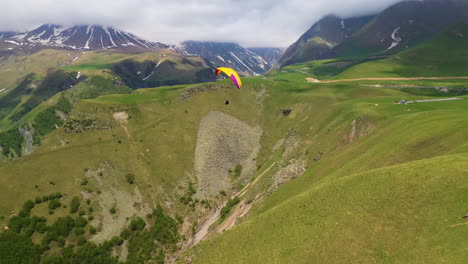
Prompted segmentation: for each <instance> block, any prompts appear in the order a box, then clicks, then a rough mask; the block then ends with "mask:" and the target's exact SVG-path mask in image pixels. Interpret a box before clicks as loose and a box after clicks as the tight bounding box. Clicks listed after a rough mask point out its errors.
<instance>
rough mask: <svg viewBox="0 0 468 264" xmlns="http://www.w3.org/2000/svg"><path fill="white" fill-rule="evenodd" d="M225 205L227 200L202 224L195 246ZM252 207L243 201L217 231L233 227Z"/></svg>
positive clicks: (243, 191) (256, 180)
mask: <svg viewBox="0 0 468 264" xmlns="http://www.w3.org/2000/svg"><path fill="white" fill-rule="evenodd" d="M275 164H276V162H274V163H273V164H271V166H270V167H268V168H267V169H266V170H265V171H264V172H262V173H261V174H260V175H258V176H257V178H255V180H254V181H252V182H250V183H248V184H247V185H246V186H245V187H244V188H243V189H242V190H241V191H239V192H238V193H235V194H234V195H232V196H231V199H234V198H236V197H239V196H242V195H244V194H245V193H246V192H247V191H248V190H249V189H250V188H251V187H252V186H254V185H255V184H256V183H257V182H258V181H259V180H260V178H262V177H263V175H265V174H266V173H267V172H268V171H270V169H271V168H273V166H274V165H275ZM225 205H226V202H223V203H222V204H221V206H219V207H218V208H216V210H215V212H213V214H212V215H211V216H210V217H208V219H207V220H206V221H205V222H204V223H203V224H202V227H201V229H200V230H199V231H198V232H197V233H196V234H195V236H194V238H193V240H192V241H191V243H190V244H191V245H192V246H195V245H196V244H198V243H199V242H200V241H202V240H203V239H204V238H205V237H206V236H207V235H208V233H209V228H210V227H211V225H213V224H214V223H215V222H216V221H218V219H219V218H220V213H221V208H223V207H224V206H225ZM251 207H252V205H251V204H248V205H246V206H245V202H244V201H242V202H241V204H240V205H239V206H238V207H237V208H241V210H238V209H236V210H235V212H233V214H232V215H231V216H230V217H229V218H228V220H229V221H226V222H228V224H224V223H223V225H222V226H224V227H225V228H224V229H217V231H219V230H220V231H223V230H225V229H226V228H229V227H232V226H233V225H234V224H235V222H236V220H237V219H238V218H239V217H240V216H244V215H245V214H246V213H247V212H248V210H249V209H250V208H251ZM233 215H234V216H233Z"/></svg>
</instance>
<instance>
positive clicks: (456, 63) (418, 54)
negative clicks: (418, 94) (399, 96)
mask: <svg viewBox="0 0 468 264" xmlns="http://www.w3.org/2000/svg"><path fill="white" fill-rule="evenodd" d="M460 34H461V35H460ZM467 36H468V23H462V24H458V25H455V26H453V27H451V28H449V29H448V30H446V31H444V32H442V33H440V34H439V35H437V36H436V37H434V39H432V40H431V41H428V42H425V43H423V44H420V45H418V46H416V47H414V48H411V49H409V50H406V51H403V52H401V53H399V54H396V55H393V56H391V57H389V58H387V59H383V60H379V61H373V62H367V63H363V64H360V65H357V66H354V67H352V68H351V69H349V70H347V71H345V72H343V73H341V74H339V75H337V76H335V77H334V78H333V79H350V78H369V77H431V76H434V77H444V76H468V69H467V67H466V57H467V56H468V53H467V51H466V47H467V46H468V38H467Z"/></svg>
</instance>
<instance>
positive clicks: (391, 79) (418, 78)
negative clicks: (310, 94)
mask: <svg viewBox="0 0 468 264" xmlns="http://www.w3.org/2000/svg"><path fill="white" fill-rule="evenodd" d="M448 79H455V80H466V79H468V76H463V77H410V78H356V79H341V80H328V81H319V82H320V83H336V82H354V81H414V80H448ZM306 80H307V81H308V82H317V81H316V79H313V78H306Z"/></svg>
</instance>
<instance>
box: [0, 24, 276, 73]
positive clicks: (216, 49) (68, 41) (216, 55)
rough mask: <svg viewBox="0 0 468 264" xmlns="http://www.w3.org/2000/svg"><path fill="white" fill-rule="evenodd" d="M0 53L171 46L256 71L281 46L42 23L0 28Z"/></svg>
mask: <svg viewBox="0 0 468 264" xmlns="http://www.w3.org/2000/svg"><path fill="white" fill-rule="evenodd" d="M0 39H1V40H2V41H0V54H3V53H7V54H9V53H13V52H16V51H23V52H27V53H30V52H37V51H39V50H41V49H45V48H53V49H70V50H101V49H119V50H127V51H151V50H154V49H157V50H162V49H174V50H176V51H178V52H179V53H181V54H184V55H196V56H200V57H202V58H204V59H205V61H206V63H207V64H208V65H209V66H210V67H211V68H216V67H219V66H227V67H232V68H234V69H236V70H237V71H239V72H240V73H242V74H243V75H258V74H262V73H265V72H266V71H268V70H270V69H271V68H272V67H273V66H274V65H275V64H276V63H277V62H278V61H279V59H280V58H281V56H282V54H283V50H282V49H278V48H253V49H250V50H249V49H246V48H244V47H242V46H240V45H239V44H237V43H226V42H224V43H222V42H199V41H186V42H183V43H181V45H178V46H169V45H165V44H162V43H159V42H151V41H147V40H144V39H142V38H140V37H137V36H135V35H134V34H132V33H128V32H125V31H122V30H119V29H117V28H114V27H109V26H100V25H75V26H71V27H64V26H60V25H54V24H45V25H42V26H40V27H38V28H36V29H34V30H31V31H28V32H23V33H15V32H0Z"/></svg>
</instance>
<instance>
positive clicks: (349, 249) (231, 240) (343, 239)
mask: <svg viewBox="0 0 468 264" xmlns="http://www.w3.org/2000/svg"><path fill="white" fill-rule="evenodd" d="M467 162H468V156H467V155H466V154H461V155H448V156H441V157H437V158H433V159H428V160H422V161H415V162H409V163H405V164H402V165H398V166H394V167H387V168H383V169H377V170H371V171H368V172H364V173H359V174H351V175H349V176H347V177H344V178H341V179H339V180H332V181H327V182H324V183H322V184H318V185H316V186H314V187H313V188H310V189H309V190H308V191H306V192H304V193H301V194H300V195H297V196H295V197H292V198H291V199H288V200H286V201H285V202H284V203H281V204H279V205H278V206H275V207H274V208H272V209H270V210H269V211H267V212H266V213H264V214H262V215H259V216H258V217H255V218H252V219H250V220H248V221H246V222H245V223H243V224H241V225H240V226H238V227H236V228H234V229H233V230H232V231H228V232H226V233H225V234H224V235H222V236H219V237H217V238H214V239H212V240H209V241H207V242H205V243H203V244H201V245H200V247H197V248H196V249H195V250H194V253H196V254H199V255H198V257H195V258H194V261H193V263H259V262H261V263H402V262H404V263H462V262H463V261H464V260H466V257H467V254H466V251H465V250H464V249H463V246H462V244H463V243H464V242H466V226H457V227H452V225H454V224H459V223H463V219H461V218H460V216H462V215H463V214H464V213H465V209H466V207H465V202H466V200H467V199H468V196H467V189H468V186H467V184H466V177H467V176H468V174H467V172H466V164H467ZM463 241H464V242H463Z"/></svg>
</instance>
